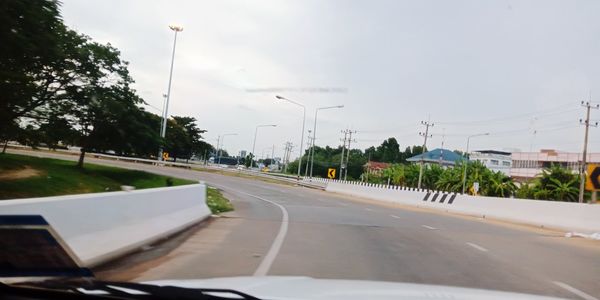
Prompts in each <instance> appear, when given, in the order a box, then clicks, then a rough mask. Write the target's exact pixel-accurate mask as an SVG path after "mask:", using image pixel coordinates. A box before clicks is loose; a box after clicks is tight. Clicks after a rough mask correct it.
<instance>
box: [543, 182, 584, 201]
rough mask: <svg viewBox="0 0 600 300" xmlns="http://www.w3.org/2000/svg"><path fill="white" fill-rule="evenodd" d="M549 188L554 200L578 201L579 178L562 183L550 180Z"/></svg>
mask: <svg viewBox="0 0 600 300" xmlns="http://www.w3.org/2000/svg"><path fill="white" fill-rule="evenodd" d="M550 181H551V182H550V183H549V184H548V187H549V188H550V191H551V192H552V194H553V196H554V199H556V200H560V201H576V200H578V197H579V187H578V185H577V181H578V180H577V178H573V179H571V180H569V181H567V182H561V181H560V180H558V179H557V178H550Z"/></svg>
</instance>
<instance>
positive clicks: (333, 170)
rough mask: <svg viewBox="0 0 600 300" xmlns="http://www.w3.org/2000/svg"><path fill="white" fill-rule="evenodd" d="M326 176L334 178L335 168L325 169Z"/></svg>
mask: <svg viewBox="0 0 600 300" xmlns="http://www.w3.org/2000/svg"><path fill="white" fill-rule="evenodd" d="M327 177H329V179H334V178H335V169H333V168H329V169H328V170H327Z"/></svg>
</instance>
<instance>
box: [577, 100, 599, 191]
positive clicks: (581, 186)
mask: <svg viewBox="0 0 600 300" xmlns="http://www.w3.org/2000/svg"><path fill="white" fill-rule="evenodd" d="M590 98H591V97H590ZM590 100H591V99H590ZM581 106H583V107H585V108H586V116H585V121H584V120H581V119H580V120H579V122H580V123H581V124H582V125H584V126H585V135H584V137H583V158H582V163H581V166H580V168H579V176H580V180H579V203H583V194H584V192H585V177H586V176H585V175H586V174H585V173H586V170H587V168H586V164H587V145H588V131H589V129H590V126H593V127H598V122H595V123H594V124H590V110H591V109H592V108H593V109H598V108H599V107H600V104H596V105H593V104H591V103H590V102H589V101H588V102H583V101H581Z"/></svg>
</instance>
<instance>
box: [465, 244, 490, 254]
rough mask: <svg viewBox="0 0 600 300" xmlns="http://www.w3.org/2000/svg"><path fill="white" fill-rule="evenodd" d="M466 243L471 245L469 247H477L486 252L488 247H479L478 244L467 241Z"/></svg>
mask: <svg viewBox="0 0 600 300" xmlns="http://www.w3.org/2000/svg"><path fill="white" fill-rule="evenodd" d="M467 245H469V246H471V247H473V248H475V249H477V250H479V251H482V252H488V249H485V248H483V247H481V246H479V245H477V244H474V243H469V242H467Z"/></svg>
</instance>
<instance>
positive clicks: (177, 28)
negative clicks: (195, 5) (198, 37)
mask: <svg viewBox="0 0 600 300" xmlns="http://www.w3.org/2000/svg"><path fill="white" fill-rule="evenodd" d="M169 28H170V29H171V30H173V31H175V37H174V38H173V53H172V54H171V70H170V71H169V86H168V88H167V101H166V104H165V108H164V111H163V119H162V128H161V131H160V137H161V138H164V137H165V133H166V131H167V116H168V111H169V100H170V99H171V81H172V80H173V64H174V62H175V46H177V33H178V32H181V31H183V26H179V25H169ZM162 156H163V147H162V145H161V146H160V148H159V149H158V160H159V161H161V160H163V157H162Z"/></svg>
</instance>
